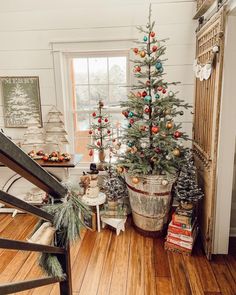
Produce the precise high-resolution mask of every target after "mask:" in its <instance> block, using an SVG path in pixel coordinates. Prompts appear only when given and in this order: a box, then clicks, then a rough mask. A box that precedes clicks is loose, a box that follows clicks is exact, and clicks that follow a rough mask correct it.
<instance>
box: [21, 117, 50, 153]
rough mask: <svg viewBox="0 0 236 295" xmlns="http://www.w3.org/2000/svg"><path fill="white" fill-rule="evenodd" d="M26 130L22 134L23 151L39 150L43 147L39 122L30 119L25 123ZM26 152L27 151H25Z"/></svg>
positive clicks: (42, 133) (42, 132)
mask: <svg viewBox="0 0 236 295" xmlns="http://www.w3.org/2000/svg"><path fill="white" fill-rule="evenodd" d="M27 125H28V128H27V130H26V132H25V134H24V142H23V144H22V147H23V148H25V149H34V150H37V149H39V148H40V149H41V148H43V146H44V143H45V142H44V130H43V128H40V125H39V121H38V120H37V119H36V118H34V117H32V118H31V119H29V120H28V121H27ZM27 152H28V151H27Z"/></svg>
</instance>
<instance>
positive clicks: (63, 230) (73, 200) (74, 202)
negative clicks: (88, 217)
mask: <svg viewBox="0 0 236 295" xmlns="http://www.w3.org/2000/svg"><path fill="white" fill-rule="evenodd" d="M63 185H64V186H65V187H66V188H67V189H68V193H67V195H66V196H65V198H63V199H62V202H61V203H59V204H55V205H47V206H45V207H44V208H43V209H44V210H45V211H46V212H48V213H50V214H51V215H53V216H54V220H53V226H54V227H55V229H56V230H57V231H56V234H57V239H55V242H54V244H55V246H58V247H66V246H67V244H68V243H69V242H71V243H73V242H75V241H76V240H77V239H78V238H80V230H81V227H83V226H84V223H83V222H82V221H81V219H80V216H81V213H82V214H91V211H90V210H89V209H88V207H86V206H85V205H84V204H83V203H82V202H81V200H80V198H79V195H80V194H81V193H83V190H82V188H81V187H80V186H79V185H77V184H74V183H72V182H66V183H64V184H63ZM40 224H42V221H41V223H40ZM39 265H40V266H41V267H42V268H43V270H44V271H45V272H46V273H47V274H48V275H49V276H53V277H56V278H59V279H64V278H65V275H64V273H63V269H62V266H61V264H60V262H59V260H58V258H57V256H56V255H54V254H49V253H42V254H41V256H40V259H39Z"/></svg>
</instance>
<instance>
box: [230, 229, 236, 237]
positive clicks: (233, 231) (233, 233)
mask: <svg viewBox="0 0 236 295" xmlns="http://www.w3.org/2000/svg"><path fill="white" fill-rule="evenodd" d="M229 236H230V237H236V227H231V228H230V233H229Z"/></svg>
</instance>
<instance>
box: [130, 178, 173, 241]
mask: <svg viewBox="0 0 236 295" xmlns="http://www.w3.org/2000/svg"><path fill="white" fill-rule="evenodd" d="M125 179H126V183H127V186H128V191H129V198H130V205H131V209H132V216H133V221H134V224H135V226H136V227H137V228H138V229H140V230H141V231H143V232H146V233H147V234H149V233H151V234H155V235H160V234H162V231H163V228H164V226H165V225H166V223H167V222H168V217H169V211H170V206H171V204H172V196H171V189H172V186H173V183H174V182H175V180H176V176H172V177H169V178H167V176H166V175H150V176H149V175H147V176H141V177H140V176H139V180H140V181H139V183H138V184H135V185H134V184H133V182H132V176H131V175H128V174H126V175H125ZM163 180H164V181H166V180H167V181H168V183H167V182H166V183H167V184H165V185H163Z"/></svg>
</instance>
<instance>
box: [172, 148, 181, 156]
mask: <svg viewBox="0 0 236 295" xmlns="http://www.w3.org/2000/svg"><path fill="white" fill-rule="evenodd" d="M173 155H174V156H176V157H179V156H180V150H179V149H174V150H173Z"/></svg>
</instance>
